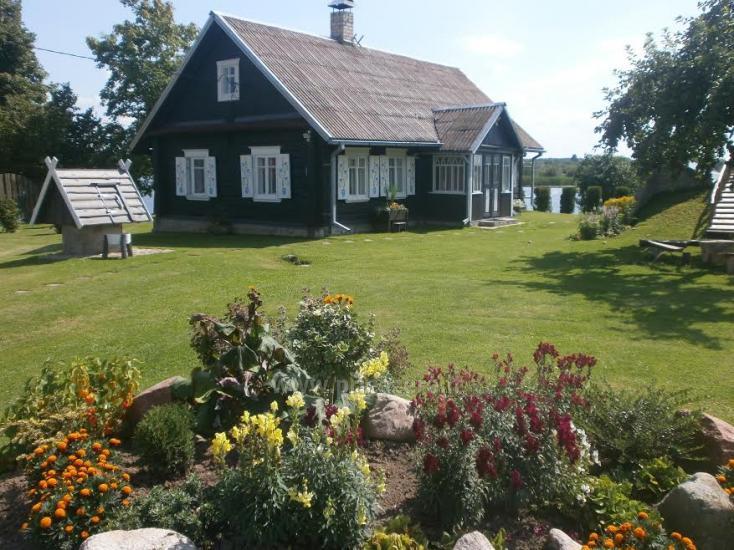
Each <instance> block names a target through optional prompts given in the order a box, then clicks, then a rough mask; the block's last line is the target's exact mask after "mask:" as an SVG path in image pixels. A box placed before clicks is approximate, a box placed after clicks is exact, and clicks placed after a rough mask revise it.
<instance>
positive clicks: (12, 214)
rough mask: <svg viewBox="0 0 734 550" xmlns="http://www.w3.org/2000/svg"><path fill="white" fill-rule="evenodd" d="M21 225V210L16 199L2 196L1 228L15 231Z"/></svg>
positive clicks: (10, 231) (0, 200) (0, 203)
mask: <svg viewBox="0 0 734 550" xmlns="http://www.w3.org/2000/svg"><path fill="white" fill-rule="evenodd" d="M19 225H20V210H19V209H18V205H17V204H16V203H15V201H14V200H11V199H4V198H0V228H2V229H4V230H5V231H7V232H8V233H15V232H16V231H17V230H18V226H19Z"/></svg>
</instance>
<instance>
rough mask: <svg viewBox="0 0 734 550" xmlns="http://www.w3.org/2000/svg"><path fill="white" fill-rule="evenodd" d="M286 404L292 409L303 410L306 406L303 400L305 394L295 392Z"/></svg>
mask: <svg viewBox="0 0 734 550" xmlns="http://www.w3.org/2000/svg"><path fill="white" fill-rule="evenodd" d="M285 404H286V405H288V406H289V407H290V408H291V409H302V408H303V407H305V406H306V401H305V400H304V399H303V394H302V393H301V392H299V391H296V392H293V393H292V394H291V395H289V396H288V399H286V400H285Z"/></svg>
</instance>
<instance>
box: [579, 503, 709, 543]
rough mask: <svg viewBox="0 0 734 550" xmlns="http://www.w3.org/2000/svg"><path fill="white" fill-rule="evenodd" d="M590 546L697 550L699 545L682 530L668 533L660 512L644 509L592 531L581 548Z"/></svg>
mask: <svg viewBox="0 0 734 550" xmlns="http://www.w3.org/2000/svg"><path fill="white" fill-rule="evenodd" d="M591 548H624V549H625V550H659V549H662V548H666V549H667V550H696V545H695V544H694V542H693V541H692V540H691V539H689V538H688V537H684V536H683V535H681V534H680V533H677V532H673V533H671V534H670V535H668V534H667V533H666V532H665V530H664V529H663V526H662V524H661V523H660V517H659V516H658V515H657V514H652V513H650V512H648V511H645V510H641V511H639V512H637V513H634V512H632V513H630V514H629V515H627V516H625V517H624V518H622V519H621V520H618V521H614V522H608V523H607V524H606V525H605V526H604V527H601V528H600V529H599V531H598V532H596V531H593V532H591V533H589V536H588V538H587V542H586V544H585V545H584V546H582V550H590V549H591Z"/></svg>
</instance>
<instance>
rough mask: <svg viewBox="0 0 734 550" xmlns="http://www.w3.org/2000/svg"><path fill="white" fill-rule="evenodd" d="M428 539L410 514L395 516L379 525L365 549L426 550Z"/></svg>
mask: <svg viewBox="0 0 734 550" xmlns="http://www.w3.org/2000/svg"><path fill="white" fill-rule="evenodd" d="M427 547H428V539H426V536H425V535H424V534H423V531H422V530H421V528H420V527H419V526H418V525H414V524H413V523H411V521H410V518H409V517H408V516H395V517H394V518H392V519H390V520H389V521H388V522H387V523H385V524H384V525H382V526H381V527H379V528H378V529H377V530H376V531H375V533H374V534H373V535H372V537H370V539H369V540H368V541H367V542H366V543H365V545H364V547H363V550H424V549H425V548H427Z"/></svg>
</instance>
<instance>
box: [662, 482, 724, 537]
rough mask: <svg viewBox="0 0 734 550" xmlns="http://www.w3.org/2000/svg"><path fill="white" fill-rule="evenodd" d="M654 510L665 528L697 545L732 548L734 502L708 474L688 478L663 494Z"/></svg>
mask: <svg viewBox="0 0 734 550" xmlns="http://www.w3.org/2000/svg"><path fill="white" fill-rule="evenodd" d="M658 510H659V511H660V514H661V515H662V516H663V519H664V521H665V527H666V528H667V529H668V531H678V532H679V533H682V534H683V535H684V536H687V537H690V538H691V539H693V542H694V543H696V546H697V547H698V548H702V549H703V548H705V549H706V550H728V549H729V550H730V549H731V548H732V540H734V504H732V503H731V501H730V500H729V495H727V494H726V493H725V492H724V491H723V490H722V488H721V486H720V485H719V483H718V482H717V481H716V479H715V478H714V476H712V475H711V474H706V473H698V474H694V475H693V476H691V477H690V478H688V480H686V481H684V482H683V483H681V484H680V485H678V487H676V488H675V489H673V490H672V491H671V492H670V493H668V494H667V495H666V497H665V498H664V499H663V500H662V502H661V503H660V504H658Z"/></svg>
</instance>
